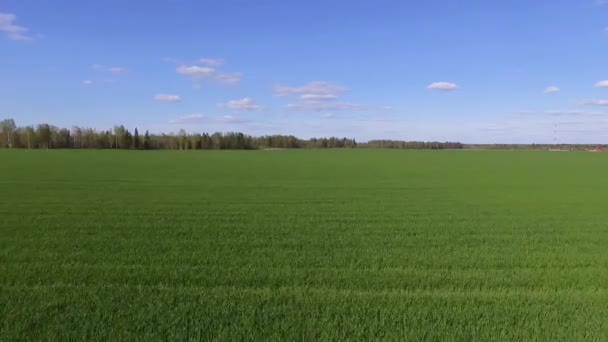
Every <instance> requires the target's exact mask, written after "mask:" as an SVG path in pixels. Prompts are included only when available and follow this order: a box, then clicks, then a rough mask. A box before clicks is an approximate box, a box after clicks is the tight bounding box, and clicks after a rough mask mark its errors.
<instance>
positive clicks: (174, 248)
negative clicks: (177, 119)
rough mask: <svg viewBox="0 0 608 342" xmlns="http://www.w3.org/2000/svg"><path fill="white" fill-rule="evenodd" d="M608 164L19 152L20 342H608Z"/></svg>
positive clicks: (6, 216) (565, 158)
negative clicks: (187, 341) (368, 341)
mask: <svg viewBox="0 0 608 342" xmlns="http://www.w3.org/2000/svg"><path fill="white" fill-rule="evenodd" d="M607 209H608V155H606V154H603V153H552V152H508V151H398V150H285V151H205V152H200V151H199V152H177V151H173V152H171V151H164V152H161V151H92V150H87V151H85V150H82V151H27V150H22V151H0V340H50V339H53V340H57V339H63V340H68V339H70V340H98V339H100V340H108V339H111V340H134V339H139V340H158V339H169V340H185V339H193V340H199V339H201V340H210V339H215V340H241V339H246V340H251V339H256V340H289V341H290V340H342V339H350V340H363V339H390V340H411V341H420V340H463V341H473V340H479V341H488V340H546V341H560V340H561V341H575V340H597V341H599V340H608V210H607Z"/></svg>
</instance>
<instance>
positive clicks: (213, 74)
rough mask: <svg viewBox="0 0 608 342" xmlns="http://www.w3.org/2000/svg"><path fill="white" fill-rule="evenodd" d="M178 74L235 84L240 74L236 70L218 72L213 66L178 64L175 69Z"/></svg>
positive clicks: (238, 80) (239, 78)
mask: <svg viewBox="0 0 608 342" xmlns="http://www.w3.org/2000/svg"><path fill="white" fill-rule="evenodd" d="M176 71H177V73H178V74H181V75H184V76H188V77H190V78H192V79H197V80H202V79H208V80H215V81H218V82H220V83H224V84H235V83H238V82H240V81H241V74H240V73H238V72H229V73H225V72H220V71H217V70H216V69H214V68H211V67H206V66H199V65H191V66H187V65H180V66H178V67H177V69H176Z"/></svg>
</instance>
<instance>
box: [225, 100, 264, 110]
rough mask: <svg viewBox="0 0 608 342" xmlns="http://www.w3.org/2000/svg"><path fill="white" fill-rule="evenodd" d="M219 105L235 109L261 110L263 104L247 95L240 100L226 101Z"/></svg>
mask: <svg viewBox="0 0 608 342" xmlns="http://www.w3.org/2000/svg"><path fill="white" fill-rule="evenodd" d="M218 107H221V108H228V109H235V110H250V111H251V110H260V109H262V106H260V105H258V104H256V103H255V101H254V100H253V99H252V98H250V97H245V98H242V99H240V100H232V101H228V102H225V103H220V104H218Z"/></svg>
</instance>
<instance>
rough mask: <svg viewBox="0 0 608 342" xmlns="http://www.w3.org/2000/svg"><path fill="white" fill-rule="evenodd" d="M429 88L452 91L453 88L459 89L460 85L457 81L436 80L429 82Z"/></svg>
mask: <svg viewBox="0 0 608 342" xmlns="http://www.w3.org/2000/svg"><path fill="white" fill-rule="evenodd" d="M427 88H428V89H432V90H440V91H452V90H456V89H458V85H456V84H455V83H450V82H435V83H431V84H429V86H428V87H427Z"/></svg>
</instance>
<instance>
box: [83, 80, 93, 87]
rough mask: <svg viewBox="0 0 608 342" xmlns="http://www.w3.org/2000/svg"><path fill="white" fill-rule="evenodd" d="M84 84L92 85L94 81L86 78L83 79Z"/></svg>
mask: <svg viewBox="0 0 608 342" xmlns="http://www.w3.org/2000/svg"><path fill="white" fill-rule="evenodd" d="M82 84H83V85H85V86H90V85H92V84H93V81H91V80H84V81H82Z"/></svg>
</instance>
